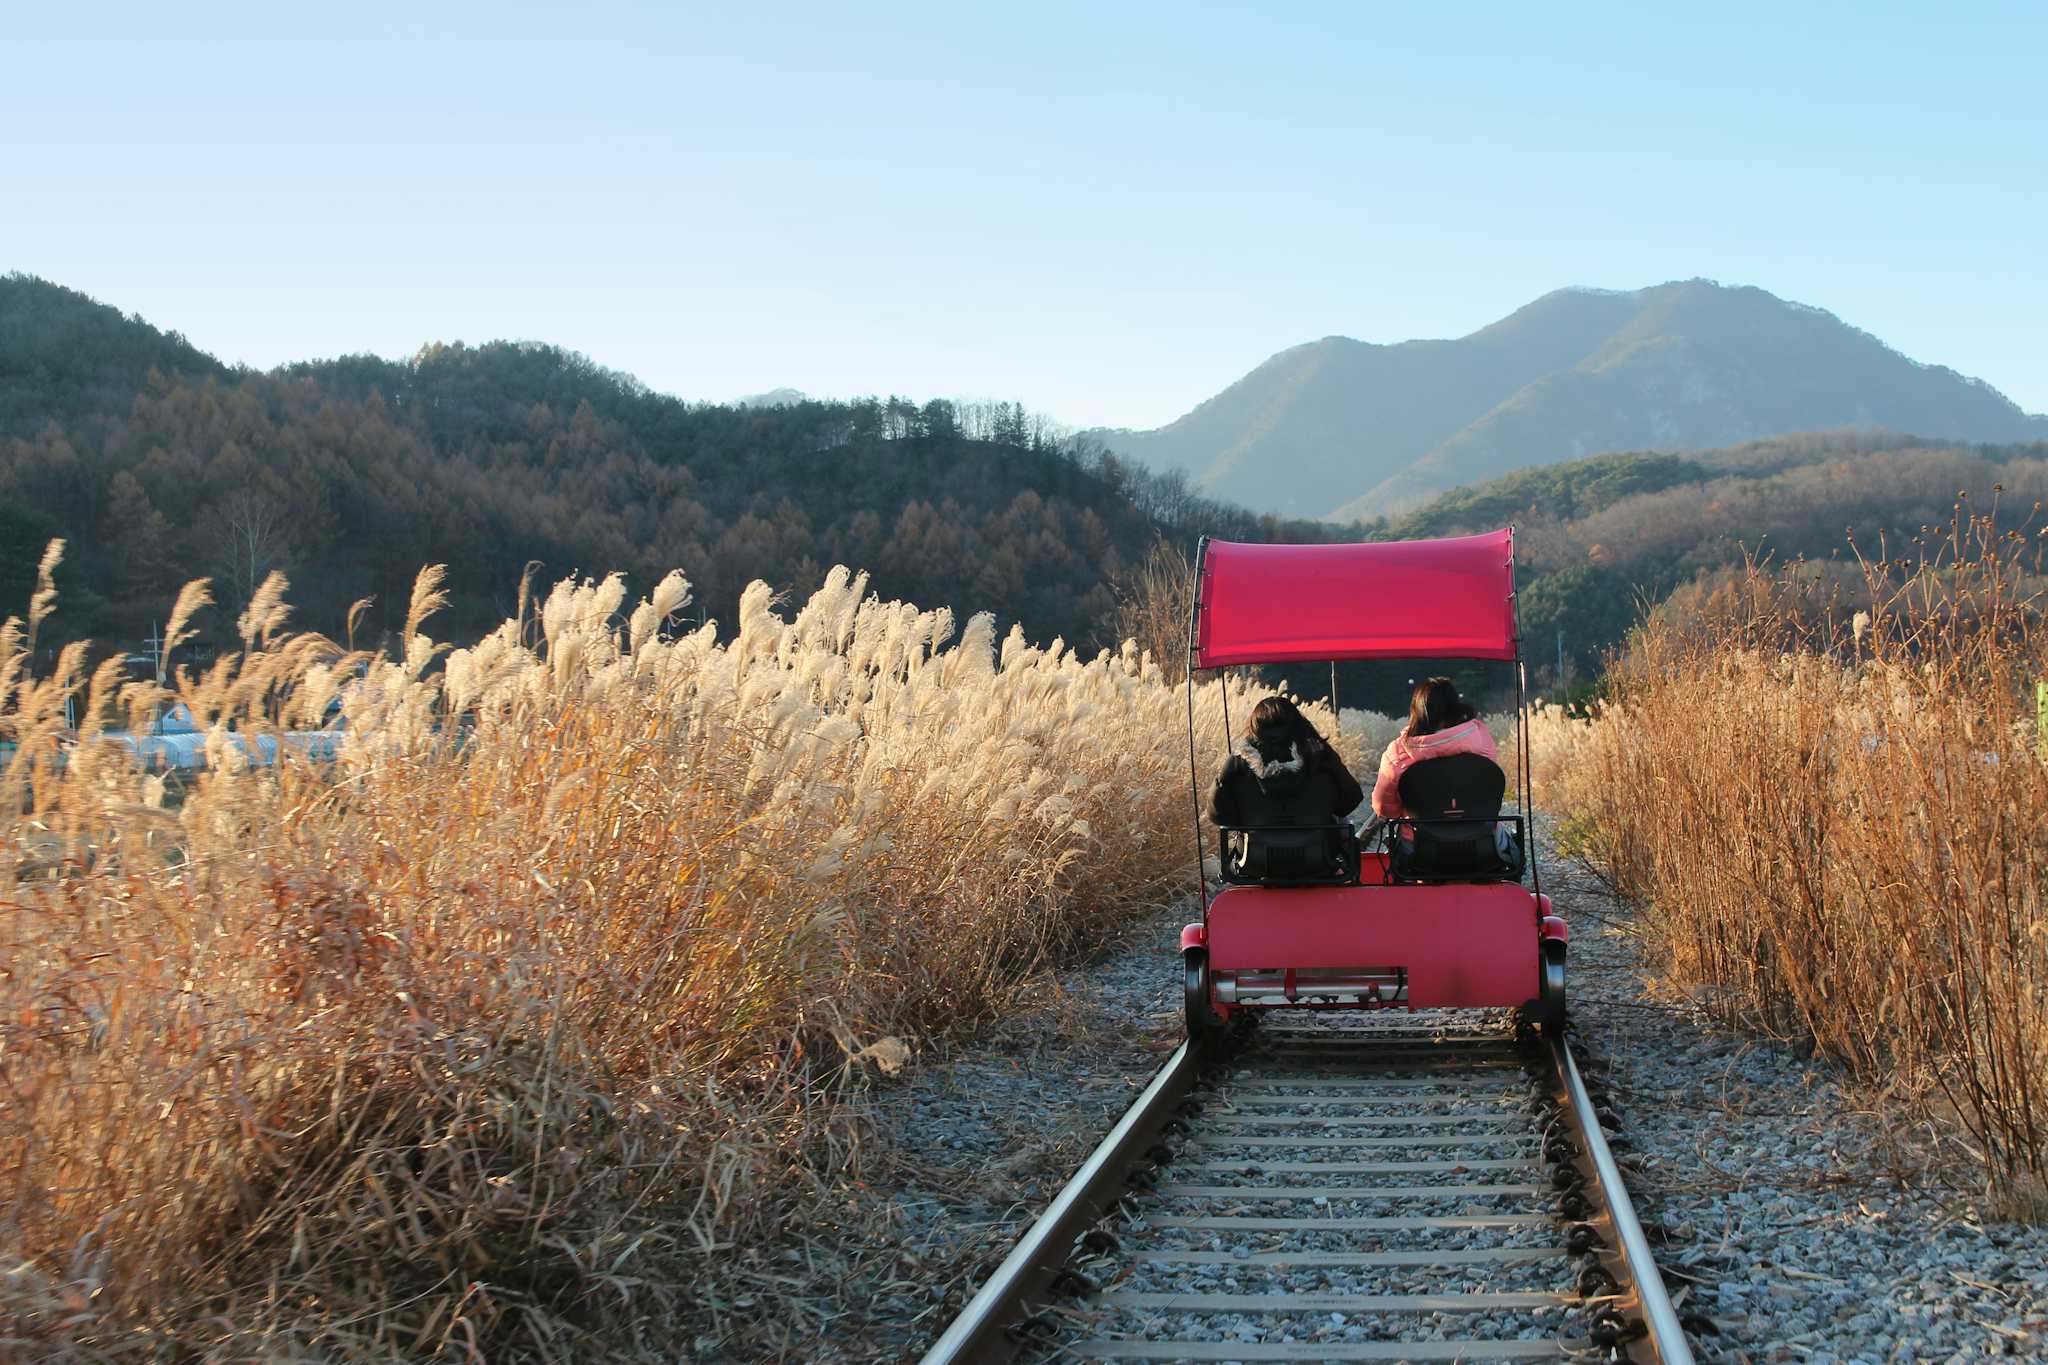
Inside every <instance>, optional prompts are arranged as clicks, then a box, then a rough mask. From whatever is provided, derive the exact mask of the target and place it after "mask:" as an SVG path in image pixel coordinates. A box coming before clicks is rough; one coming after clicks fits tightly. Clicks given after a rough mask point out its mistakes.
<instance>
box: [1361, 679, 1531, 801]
mask: <svg viewBox="0 0 2048 1365" xmlns="http://www.w3.org/2000/svg"><path fill="white" fill-rule="evenodd" d="M1452 754H1482V755H1484V756H1485V757H1487V758H1490V759H1492V760H1493V761H1494V762H1495V763H1499V762H1500V749H1499V747H1498V746H1496V745H1495V744H1494V742H1493V736H1492V735H1491V734H1488V733H1487V729H1486V722H1484V721H1482V720H1480V719H1479V712H1478V711H1476V710H1474V709H1473V707H1472V705H1471V703H1469V702H1467V701H1466V700H1465V699H1464V698H1463V697H1461V696H1459V695H1458V689H1457V687H1456V686H1454V685H1453V684H1452V682H1451V680H1450V679H1449V678H1431V679H1429V680H1428V681H1426V682H1422V683H1418V684H1416V687H1415V695H1414V696H1413V697H1411V698H1410V699H1409V702H1408V728H1407V729H1405V730H1403V731H1402V732H1401V733H1400V734H1398V735H1396V736H1395V737H1394V742H1393V743H1392V744H1389V745H1388V746H1387V751H1386V752H1385V753H1384V754H1381V755H1380V775H1379V778H1378V780H1377V781H1375V782H1374V783H1373V784H1372V811H1373V814H1374V815H1377V816H1379V817H1380V818H1381V819H1382V820H1400V819H1405V818H1406V817H1407V814H1408V812H1407V811H1405V810H1403V809H1402V808H1401V774H1402V773H1405V772H1407V771H1408V770H1409V769H1410V768H1412V767H1414V766H1415V765H1416V764H1417V763H1420V762H1422V761H1423V760H1424V759H1427V758H1448V757H1449V756H1450V755H1452Z"/></svg>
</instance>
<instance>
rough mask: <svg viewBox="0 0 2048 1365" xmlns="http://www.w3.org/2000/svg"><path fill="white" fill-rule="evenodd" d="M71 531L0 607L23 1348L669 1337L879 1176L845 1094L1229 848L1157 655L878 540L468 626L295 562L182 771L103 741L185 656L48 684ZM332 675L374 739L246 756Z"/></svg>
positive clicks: (1002, 1002) (18, 1326)
mask: <svg viewBox="0 0 2048 1365" xmlns="http://www.w3.org/2000/svg"><path fill="white" fill-rule="evenodd" d="M52 567H53V563H46V564H45V573H44V575H43V582H44V591H43V592H39V593H38V595H37V598H36V602H35V604H34V606H33V607H32V608H31V612H30V616H29V618H28V620H27V621H26V623H16V622H10V623H9V624H8V625H7V626H6V628H5V630H4V631H0V730H4V731H5V733H6V735H7V737H8V738H11V739H13V740H14V741H15V742H16V744H17V746H18V747H17V749H16V752H15V755H14V757H13V759H12V760H11V762H10V763H9V765H8V766H7V768H6V770H5V772H4V775H0V783H4V786H5V790H6V791H7V793H8V794H9V799H11V800H12V801H13V802H14V803H15V805H14V810H15V811H16V812H17V813H18V816H17V818H14V819H12V820H11V821H10V824H9V826H8V832H7V835H6V838H7V840H8V843H9V845H10V848H9V853H10V854H11V856H9V857H7V858H5V859H0V1085H4V1087H5V1103H4V1105H0V1178H4V1181H5V1185H4V1188H0V1244H4V1247H0V1249H4V1252H5V1257H6V1260H5V1269H6V1274H5V1278H4V1279H0V1355H7V1356H13V1357H21V1356H37V1357H50V1358H66V1357H68V1358H75V1359H81V1360H84V1359H109V1358H136V1357H144V1356H147V1357H150V1358H157V1357H166V1358H176V1357H181V1356H182V1357H192V1358H196V1357H201V1356H215V1357H221V1358H228V1357H233V1358H244V1357H251V1356H262V1357H265V1358H285V1357H294V1356H317V1357H321V1358H328V1359H398V1358H404V1359H417V1358H442V1357H449V1358H455V1357H460V1358H464V1359H478V1358H505V1357H509V1356H522V1357H537V1358H547V1359H613V1358H621V1357H634V1356H642V1357H646V1358H655V1357H661V1358H666V1359H673V1358H675V1357H676V1356H677V1355H678V1354H679V1353H687V1351H688V1349H689V1347H688V1343H689V1342H690V1341H691V1340H692V1339H693V1338H692V1335H691V1334H692V1333H694V1332H697V1331H700V1330H704V1329H706V1327H707V1324H708V1325H709V1327H710V1328H712V1329H714V1330H715V1329H716V1328H717V1327H718V1326H719V1325H720V1324H721V1323H722V1322H724V1321H726V1320H727V1315H729V1314H730V1313H732V1312H733V1311H735V1310H734V1309H733V1307H732V1306H731V1301H730V1296H729V1295H727V1294H725V1293H724V1292H723V1291H722V1290H721V1289H720V1288H719V1286H720V1284H721V1283H722V1281H721V1278H720V1277H721V1275H722V1274H723V1273H724V1272H725V1271H726V1269H728V1268H730V1267H731V1266H733V1265H735V1264H744V1263H746V1262H748V1260H749V1258H750V1257H757V1256H758V1248H760V1247H761V1246H763V1245H765V1244H767V1243H769V1242H770V1241H772V1239H773V1238H775V1237H776V1236H778V1235H781V1234H782V1233H783V1232H785V1231H786V1230H787V1228H788V1227H789V1226H800V1225H802V1224H804V1223H805V1221H806V1220H815V1219H817V1218H819V1217H820V1216H822V1215H821V1214H820V1212H819V1208H820V1206H819V1204H818V1203H817V1201H816V1191H817V1190H818V1188H819V1186H820V1182H821V1181H823V1180H826V1179H828V1178H833V1177H835V1176H836V1175H839V1174H843V1173H845V1172H848V1171H852V1170H854V1169H856V1168H855V1166H854V1163H855V1161H856V1159H857V1150H856V1146H855V1144H854V1142H853V1141H852V1136H851V1133H850V1130H849V1128H848V1126H847V1120H846V1109H845V1107H844V1106H843V1105H841V1104H840V1103H839V1102H838V1100H839V1098H840V1097H841V1095H842V1093H843V1091H844V1089H845V1087H847V1086H849V1085H852V1084H855V1083H858V1082H859V1080H860V1078H861V1077H862V1076H865V1075H868V1074H870V1073H871V1072H875V1071H894V1070H898V1069H901V1068H902V1067H904V1066H906V1065H910V1064H913V1063H914V1056H915V1052H914V1049H915V1047H916V1045H917V1044H918V1042H919V1041H920V1040H925V1039H929V1038H932V1037H934V1036H937V1035H940V1034H946V1033H960V1032H964V1031H967V1030H971V1029H972V1028H974V1027H975V1026H976V1025H978V1024H980V1023H982V1022H984V1021H986V1020H987V1019H989V1018H990V1017H992V1016H993V1015H994V1014H995V1013H996V1012H998V1011H1001V1010H1003V1009H1004V1008H1006V1007H1007V1006H1009V1005H1010V1004H1011V1003H1013V1002H1014V1000H1015V999H1016V997H1017V994H1018V992H1019V990H1020V989H1021V988H1022V986H1023V985H1024V984H1025V983H1027V982H1028V981H1029V979H1030V977H1031V974H1032V973H1033V972H1034V971H1035V970H1037V969H1038V968H1040V967H1041V966H1042V965H1043V964H1045V963H1046V962H1048V961H1049V960H1052V959H1057V958H1062V957H1069V956H1071V955H1073V954H1075V953H1076V952H1079V951H1082V950H1085V949H1087V948H1088V947H1089V946H1090V945H1093V944H1096V943H1099V942H1101V941H1102V940H1103V939H1105V938H1106V937H1107V936H1109V935H1111V934H1113V933H1114V932H1116V931H1117V929H1118V928H1119V926H1120V925H1121V924H1122V923H1123V921H1124V920H1125V918H1126V917H1127V910H1128V908H1129V907H1132V906H1133V905H1135V904H1138V903H1142V902H1146V901H1151V900H1155V899H1157V898H1161V897H1165V896H1169V895H1174V894H1178V893H1179V892H1180V891H1181V890H1182V888H1183V887H1184V886H1185V884H1186V882H1187V880H1188V879H1189V878H1190V876H1191V873H1192V859H1191V857H1190V848H1189V839H1190V833H1189V822H1188V815H1187V802H1188V800H1189V787H1188V776H1187V769H1186V762H1187V748H1186V740H1185V737H1184V730H1183V725H1184V711H1183V705H1184V703H1183V699H1182V694H1181V692H1180V691H1179V689H1178V688H1177V687H1174V686H1170V685H1169V684H1168V682H1167V681H1166V680H1165V679H1164V678H1163V677H1162V676H1161V674H1160V672H1159V670H1158V668H1157V667H1156V665H1155V664H1154V663H1153V662H1152V661H1151V660H1150V659H1149V658H1147V657H1144V656H1141V655H1140V654H1139V653H1138V652H1137V651H1136V650H1135V648H1133V647H1128V646H1127V647H1126V648H1125V650H1124V651H1123V652H1121V653H1103V654H1099V655H1097V656H1095V657H1093V658H1085V659H1084V658H1082V657H1080V656H1078V655H1076V654H1075V653H1074V652H1073V651H1071V650H1069V649H1067V648H1065V647H1064V646H1062V645H1061V644H1059V643H1058V642H1054V643H1053V644H1052V645H1050V646H1048V647H1044V648H1040V647H1036V646H1033V645H1031V644H1029V643H1027V642H1026V641H1025V640H1024V638H1023V637H1022V636H1021V635H1020V634H1018V633H1017V632H1015V631H1012V632H1011V633H1010V634H1009V635H1008V636H1005V637H999V636H998V634H997V632H996V630H995V627H994V623H993V621H992V620H991V619H990V618H989V617H987V616H976V617H974V618H972V619H971V620H969V621H968V622H967V623H966V626H965V629H964V630H962V631H961V632H960V633H959V638H958V639H957V640H956V639H955V638H954V623H953V621H952V619H951V618H950V616H949V614H948V613H946V612H943V611H939V612H928V611H920V610H918V609H917V608H915V607H912V606H909V605H905V604H903V603H896V602H885V601H879V600H877V599H875V598H873V597H871V596H869V595H868V594H867V592H866V585H865V579H864V578H863V577H861V576H859V575H855V574H851V573H849V572H847V571H846V570H844V569H837V570H834V571H833V572H832V574H831V575H830V576H829V577H828V579H827V581H826V583H825V585H824V587H823V588H822V589H821V590H820V591H819V592H818V593H816V594H815V595H814V596H813V597H812V598H811V599H810V600H809V601H808V602H806V603H804V604H803V605H802V606H801V607H800V608H799V609H798V610H796V611H795V613H794V614H793V615H789V616H785V615H784V614H782V613H781V612H779V611H778V609H777V606H776V603H775V600H774V599H773V597H772V595H771V594H770V592H769V590H768V589H767V588H766V587H765V586H763V585H760V584H755V585H754V586H753V587H752V588H750V589H749V590H748V591H747V593H746V594H745V596H744V598H743V600H742V602H741V604H740V609H739V614H738V619H737V621H736V622H735V623H734V626H733V629H731V630H729V631H727V632H724V633H723V634H721V633H720V632H718V631H716V630H715V629H714V628H713V627H712V626H709V625H707V626H705V627H703V628H701V629H698V630H695V631H693V632H690V633H687V634H682V635H679V636H678V635H673V634H671V633H670V631H669V623H670V621H671V619H672V617H673V615H674V613H675V612H676V611H677V609H678V608H680V607H681V606H683V605H684V603H685V602H686V601H687V600H688V597H689V589H688V585H687V584H686V583H685V582H684V580H683V578H682V577H681V576H680V575H671V576H670V577H669V578H667V579H665V580H663V581H662V582H661V583H660V584H659V585H657V586H656V587H655V588H654V590H653V592H652V593H651V594H650V595H649V596H648V598H647V599H646V600H644V601H641V602H639V603H635V604H631V605H629V604H628V603H627V601H626V595H625V590H624V588H623V585H622V583H621V581H620V580H619V579H617V578H610V579H605V580H602V581H597V582H563V583H560V584H557V585H555V587H554V588H553V590H552V591H551V592H549V593H548V594H547V595H546V596H545V598H544V599H543V600H541V602H540V603H539V605H538V609H537V610H536V611H534V612H533V613H532V614H531V615H529V614H528V613H526V612H525V611H524V610H523V609H522V612H521V615H520V617H519V618H518V619H515V620H509V621H507V622H505V623H504V624H503V625H502V626H501V627H500V628H499V629H497V630H496V631H495V632H493V633H492V634H491V635H489V636H488V637H487V638H485V639H483V640H482V641H480V642H478V643H477V644H475V645H473V646H471V647H469V648H463V649H453V650H451V649H449V648H448V647H447V646H446V645H445V644H443V643H440V642H437V641H434V640H432V639H431V638H429V636H428V635H427V634H426V633H425V632H426V625H427V622H428V620H429V618H430V617H431V613H432V611H433V609H434V608H435V606H436V605H437V604H438V602H439V600H440V592H439V573H438V570H428V571H426V572H425V573H423V574H422V575H421V576H420V580H419V583H418V585H417V588H416V591H415V593H414V599H413V602H412V604H411V611H410V612H409V619H408V622H407V627H406V630H405V633H404V635H403V637H402V638H401V640H400V641H399V643H398V645H397V647H396V649H395V650H394V651H393V652H392V653H389V654H362V653H352V652H348V651H345V650H343V649H341V648H339V647H337V646H335V645H334V644H331V643H330V642H328V641H327V640H325V639H322V638H320V637H318V636H316V635H312V634H307V633H303V632H301V633H293V632H291V631H289V630H288V629H287V620H286V616H285V610H286V609H285V605H284V603H285V585H284V583H283V582H282V580H277V581H275V582H274V583H273V584H269V585H265V587H264V589H263V590H262V591H261V592H259V593H258V594H257V595H256V600H255V601H253V602H252V603H251V604H250V606H249V608H248V609H247V610H246V611H245V612H243V613H242V615H241V618H240V622H239V631H240V634H241V636H242V639H243V643H244V648H242V649H241V650H238V651H231V652H224V653H223V655H222V658H221V662H220V663H218V664H217V665H215V666H213V667H212V668H210V669H208V670H206V671H205V672H204V673H203V674H199V675H193V674H191V673H189V672H186V671H184V670H180V672H179V675H178V677H177V680H176V684H175V687H174V689H173V691H174V692H175V695H176V696H177V697H178V698H179V699H182V700H183V701H184V702H185V703H186V704H187V705H189V706H190V707H191V709H192V712H193V715H194V716H195V717H196V718H197V720H198V722H199V724H200V725H201V726H202V727H203V728H206V729H207V730H209V732H210V741H209V753H210V755H211V756H212V758H213V760H214V766H213V767H212V768H211V769H210V770H209V771H207V772H206V773H205V774H203V775H202V776H200V777H198V778H197V780H196V781H195V782H194V783H193V784H192V785H191V786H190V788H189V789H188V790H187V791H186V792H185V793H184V795H183V799H182V801H181V802H177V803H171V802H167V801H166V799H165V793H164V787H163V783H162V781H161V780H160V779H157V778H152V777H147V776H144V775H142V774H139V773H137V772H136V771H135V770H134V767H133V764H132V760H131V758H130V756H129V755H128V754H127V753H126V752H125V751H123V750H121V749H119V748H118V747H117V746H115V745H113V744H109V743H104V742H99V741H96V740H94V739H93V738H92V734H93V732H94V731H96V730H98V729H100V728H102V727H104V726H107V725H110V724H114V723H117V722H119V721H122V720H124V719H126V720H131V721H132V720H145V719H147V717H148V716H149V715H150V714H152V713H153V712H154V711H155V710H156V709H158V708H160V707H161V706H162V705H163V704H164V703H165V702H166V701H167V700H169V696H168V694H166V693H163V692H160V691H159V690H158V689H157V688H155V687H154V686H150V685H139V684H126V683H122V682H121V681H120V680H119V675H118V673H117V672H116V671H115V670H114V669H113V668H112V667H111V666H110V667H108V668H103V669H101V670H99V671H98V672H96V673H95V674H93V675H92V676H91V677H86V676H84V675H83V672H82V670H83V667H84V661H85V658H86V654H85V651H84V650H83V649H82V647H72V648H69V649H67V650H66V651H65V652H64V654H63V656H62V658H61V659H60V660H59V661H58V663H57V665H56V668H55V670H54V671H53V672H52V673H51V674H50V675H49V676H46V677H41V678H37V677H33V676H31V672H30V668H29V661H30V659H31V657H32V655H31V642H32V635H33V632H34V631H35V629H36V627H37V626H38V625H39V624H40V623H41V621H42V619H43V617H44V616H45V615H47V611H48V608H49V598H48V597H47V596H46V594H47V593H48V592H50V591H53V590H51V589H50V586H49V585H50V572H49V570H50V569H51V568H52ZM204 605H205V593H204V589H203V587H202V586H198V585H195V586H193V587H190V588H188V589H187V590H186V591H185V593H184V594H183V595H181V597H180V599H179V607H178V611H177V612H176V613H175V621H174V624H173V627H172V629H171V631H170V632H169V634H170V636H171V637H172V639H173V640H174V641H175V642H178V643H182V642H183V641H184V640H185V639H186V638H188V633H189V630H190V629H191V622H192V620H193V617H194V614H195V613H197V612H198V611H200V610H202V609H203V607H204ZM1226 685H1227V686H1229V687H1231V688H1232V689H1234V690H1236V691H1237V692H1238V693H1239V694H1240V695H1239V696H1238V697H1237V698H1236V699H1235V700H1234V701H1233V703H1232V710H1233V712H1234V714H1235V715H1238V716H1242V715H1244V714H1247V709H1246V708H1248V707H1249V705H1250V700H1251V698H1250V693H1249V690H1248V688H1249V684H1248V682H1247V681H1246V680H1243V679H1238V680H1234V681H1231V682H1229V683H1228V684H1225V683H1219V682H1214V681H1212V682H1210V683H1208V684H1206V685H1205V687H1204V688H1203V690H1202V694H1201V701H1200V706H1199V708H1198V710H1199V714H1200V717H1201V728H1202V732H1203V735H1202V749H1203V752H1204V753H1208V754H1219V753H1221V752H1222V747H1223V740H1222V735H1221V729H1220V727H1221V719H1220V717H1221V709H1222V708H1221V705H1220V702H1221V692H1222V689H1223V687H1225V686H1226ZM67 696H70V697H76V698H79V699H81V700H82V701H83V704H84V714H85V716H86V717H87V721H86V723H85V725H84V726H82V727H81V729H82V732H83V734H84V738H83V739H77V740H74V739H73V738H71V737H69V736H67V734H66V733H65V731H64V726H63V709H64V700H65V698H66V697H67ZM337 700H338V701H339V702H340V704H341V707H342V709H343V711H344V712H345V715H346V726H347V736H346V739H345V742H344V743H343V745H342V747H341V750H340V755H339V758H338V759H337V760H336V761H335V762H334V763H332V764H314V763H310V762H307V761H305V760H304V759H303V758H300V757H298V756H297V755H296V754H295V753H294V751H292V750H291V749H290V748H289V747H287V748H286V749H285V751H284V753H283V755H282V761H280V762H279V763H278V764H276V765H275V766H269V767H259V766H252V765H251V764H250V763H249V762H248V761H247V752H246V748H245V741H246V739H247V737H249V736H251V735H252V734H258V733H263V732H268V731H282V730H288V729H292V728H305V727H309V726H313V725H317V724H319V723H320V720H321V718H322V717H323V716H324V715H325V714H326V713H327V711H328V708H329V706H330V704H331V703H333V702H335V701H337ZM1323 723H1324V724H1328V719H1327V717H1324V718H1323ZM1170 951H1171V950H1170V945H1168V946H1166V947H1165V948H1163V949H1162V971H1170V970H1171V967H1172V964H1171V962H1170Z"/></svg>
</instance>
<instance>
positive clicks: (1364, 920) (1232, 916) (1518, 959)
mask: <svg viewBox="0 0 2048 1365" xmlns="http://www.w3.org/2000/svg"><path fill="white" fill-rule="evenodd" d="M1208 918H1209V933H1208V947H1209V965H1210V968H1211V970H1213V971H1217V972H1230V971H1247V970H1260V969H1267V970H1270V969H1276V968H1288V967H1294V968H1303V967H1360V968H1363V967H1403V968H1406V969H1407V972H1408V1004H1409V1006H1410V1007H1411V1008H1416V1009H1464V1008H1477V1007H1485V1006H1507V1007H1513V1006H1516V1005H1520V1004H1522V1003H1523V1002H1525V1001H1527V1000H1530V999H1533V998H1534V997H1535V995H1536V991H1537V978H1538V974H1539V967H1538V957H1539V954H1538V944H1539V938H1538V934H1539V923H1538V919H1537V913H1536V899H1535V897H1534V896H1532V895H1530V893H1529V891H1528V890H1527V889H1526V888H1525V887H1521V886H1517V885H1514V884H1513V883H1504V882H1503V883H1491V884H1481V885H1473V884H1451V885H1445V886H1325V887H1302V888H1289V889H1285V890H1280V889H1270V888H1265V887H1256V886H1234V887H1230V888H1229V889H1227V890H1224V891H1222V892H1219V893H1218V894H1217V895H1216V897H1215V899H1214V900H1213V901H1211V902H1210V905H1209V917H1208Z"/></svg>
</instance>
